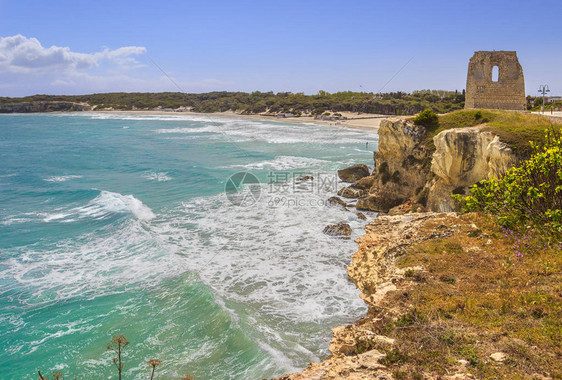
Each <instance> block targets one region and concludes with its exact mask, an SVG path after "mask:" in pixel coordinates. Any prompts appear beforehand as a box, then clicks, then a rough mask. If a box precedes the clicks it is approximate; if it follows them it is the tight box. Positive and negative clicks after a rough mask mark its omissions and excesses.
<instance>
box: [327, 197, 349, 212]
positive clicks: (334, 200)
mask: <svg viewBox="0 0 562 380" xmlns="http://www.w3.org/2000/svg"><path fill="white" fill-rule="evenodd" d="M328 204H329V205H330V206H342V207H343V208H345V209H347V207H346V206H347V204H346V203H345V202H344V201H343V200H342V199H341V198H340V197H336V196H334V197H330V198H328Z"/></svg>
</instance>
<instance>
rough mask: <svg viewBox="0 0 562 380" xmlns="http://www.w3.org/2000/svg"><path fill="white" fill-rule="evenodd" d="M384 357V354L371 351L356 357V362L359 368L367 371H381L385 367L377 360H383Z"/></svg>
mask: <svg viewBox="0 0 562 380" xmlns="http://www.w3.org/2000/svg"><path fill="white" fill-rule="evenodd" d="M385 356H386V355H385V354H383V353H381V352H379V351H377V350H371V351H367V352H364V353H362V354H360V355H357V361H358V363H359V365H360V366H361V367H365V368H369V369H383V368H386V367H385V366H384V365H382V364H380V363H379V360H380V359H382V358H384V357H385Z"/></svg>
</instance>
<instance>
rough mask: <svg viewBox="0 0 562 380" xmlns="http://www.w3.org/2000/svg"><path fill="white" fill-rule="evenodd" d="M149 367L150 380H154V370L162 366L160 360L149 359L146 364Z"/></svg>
mask: <svg viewBox="0 0 562 380" xmlns="http://www.w3.org/2000/svg"><path fill="white" fill-rule="evenodd" d="M146 364H148V366H149V367H152V373H151V374H150V380H152V379H153V378H154V371H155V370H156V366H158V365H160V364H162V360H160V359H150V360H149V361H147V362H146Z"/></svg>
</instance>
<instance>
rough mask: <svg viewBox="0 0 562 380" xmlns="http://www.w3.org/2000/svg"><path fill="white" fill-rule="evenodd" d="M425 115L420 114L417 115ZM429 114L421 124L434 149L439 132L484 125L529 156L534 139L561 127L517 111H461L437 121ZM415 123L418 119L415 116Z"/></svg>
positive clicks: (427, 143) (485, 128) (543, 118)
mask: <svg viewBox="0 0 562 380" xmlns="http://www.w3.org/2000/svg"><path fill="white" fill-rule="evenodd" d="M422 115H423V113H422V114H420V115H418V116H417V118H420V117H421V116H422ZM427 117H428V114H425V116H424V117H423V118H422V119H421V120H419V119H418V122H417V123H418V124H419V125H423V126H424V127H425V128H426V129H427V132H428V133H427V134H426V136H425V140H426V145H427V146H428V148H429V150H430V151H433V150H435V147H434V146H433V137H435V136H437V135H438V134H439V133H440V132H443V131H445V130H447V129H452V128H465V127H474V126H477V125H481V126H482V130H484V131H490V132H492V133H494V134H496V135H498V136H499V137H500V140H501V141H503V142H504V143H506V144H507V145H509V146H510V147H511V148H512V149H513V150H514V151H515V152H516V153H517V154H518V155H519V156H521V157H524V158H525V157H529V156H530V154H531V153H532V151H533V148H532V146H531V143H530V142H531V141H535V142H542V141H544V136H545V134H544V132H545V130H546V129H549V128H550V129H560V126H559V125H558V124H556V123H554V122H553V121H552V120H550V119H548V118H545V117H542V116H540V115H534V114H525V113H522V112H514V111H498V110H459V111H454V112H450V113H447V114H445V115H440V116H439V117H438V118H437V121H434V120H433V119H432V120H431V122H428V121H427V120H426V119H427ZM413 120H414V122H416V118H414V119H413Z"/></svg>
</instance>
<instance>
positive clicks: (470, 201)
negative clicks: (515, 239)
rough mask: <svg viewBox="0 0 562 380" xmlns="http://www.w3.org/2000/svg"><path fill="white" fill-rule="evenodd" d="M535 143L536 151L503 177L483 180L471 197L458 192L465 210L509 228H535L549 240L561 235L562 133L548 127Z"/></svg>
mask: <svg viewBox="0 0 562 380" xmlns="http://www.w3.org/2000/svg"><path fill="white" fill-rule="evenodd" d="M543 141H544V143H543V144H541V145H538V144H536V143H532V144H531V145H532V147H533V149H534V153H533V155H532V156H531V157H530V158H529V159H528V160H525V161H523V162H522V163H521V165H520V166H518V167H515V168H512V169H511V170H509V171H508V172H507V173H506V174H505V175H504V176H503V177H501V178H493V177H492V178H490V179H487V180H483V181H480V182H479V183H477V184H476V185H474V186H472V187H471V188H470V195H469V196H468V197H462V196H456V199H457V200H458V201H460V202H461V203H462V205H463V209H464V210H465V211H484V212H487V213H489V214H491V215H494V216H496V217H497V218H498V222H499V224H500V225H502V226H503V227H505V228H509V229H525V228H526V229H530V228H532V229H535V230H537V231H539V232H540V234H539V235H541V236H542V237H543V238H544V239H545V240H546V241H545V244H548V241H549V239H553V240H561V238H562V137H561V134H560V132H559V131H548V132H547V133H546V137H545V138H544V139H543Z"/></svg>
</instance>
